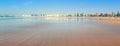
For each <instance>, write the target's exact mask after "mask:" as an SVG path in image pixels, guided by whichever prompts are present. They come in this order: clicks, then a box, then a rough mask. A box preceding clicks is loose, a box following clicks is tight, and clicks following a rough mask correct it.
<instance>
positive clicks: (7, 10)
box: [0, 0, 120, 14]
mask: <svg viewBox="0 0 120 46" xmlns="http://www.w3.org/2000/svg"><path fill="white" fill-rule="evenodd" d="M119 2H120V0H0V14H66V13H68V14H72V13H76V12H78V13H110V12H117V11H120V3H119Z"/></svg>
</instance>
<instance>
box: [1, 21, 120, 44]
mask: <svg viewBox="0 0 120 46" xmlns="http://www.w3.org/2000/svg"><path fill="white" fill-rule="evenodd" d="M109 22H110V24H108V23H109ZM111 22H113V23H112V24H111ZM117 22H119V21H117ZM114 24H116V23H115V22H114V21H112V20H111V21H101V20H100V21H88V22H84V23H70V22H69V23H42V24H41V23H40V24H39V23H38V24H34V25H29V26H20V27H16V28H18V29H16V30H17V31H16V30H12V29H10V30H4V31H1V33H0V46H120V26H119V25H120V23H117V25H114Z"/></svg>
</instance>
